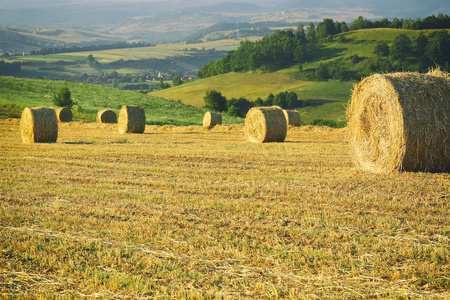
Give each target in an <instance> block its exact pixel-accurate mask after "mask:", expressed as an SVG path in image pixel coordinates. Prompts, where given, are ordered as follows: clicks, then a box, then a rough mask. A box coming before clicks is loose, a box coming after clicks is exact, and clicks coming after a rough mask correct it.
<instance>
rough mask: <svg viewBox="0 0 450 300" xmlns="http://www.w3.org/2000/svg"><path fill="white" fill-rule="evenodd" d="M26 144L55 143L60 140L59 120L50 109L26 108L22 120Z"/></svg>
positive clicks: (21, 125)
mask: <svg viewBox="0 0 450 300" xmlns="http://www.w3.org/2000/svg"><path fill="white" fill-rule="evenodd" d="M20 131H21V134H22V141H23V142H24V143H54V142H56V140H57V138H58V119H57V118H56V112H55V110H54V109H53V108H50V107H35V108H29V107H26V108H25V109H24V110H23V112H22V118H21V119H20Z"/></svg>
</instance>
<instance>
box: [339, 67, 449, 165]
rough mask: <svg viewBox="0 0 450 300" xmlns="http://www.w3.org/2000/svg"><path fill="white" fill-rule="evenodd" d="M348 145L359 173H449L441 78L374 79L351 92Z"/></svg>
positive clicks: (445, 83)
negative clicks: (361, 171)
mask: <svg viewBox="0 0 450 300" xmlns="http://www.w3.org/2000/svg"><path fill="white" fill-rule="evenodd" d="M347 114H348V135H349V145H350V148H351V151H352V156H353V160H354V161H355V163H356V165H357V166H359V167H360V168H361V169H363V170H366V171H370V172H374V173H390V172H393V171H423V172H441V171H444V172H445V171H449V169H450V156H449V153H450V138H449V131H450V119H449V118H450V80H449V76H448V74H447V73H443V72H440V71H433V72H430V73H428V74H419V73H392V74H383V75H381V74H376V75H372V76H370V77H367V78H365V79H364V80H362V81H361V82H360V83H359V84H357V85H356V86H355V88H354V90H353V94H352V97H351V102H350V106H349V107H348V110H347Z"/></svg>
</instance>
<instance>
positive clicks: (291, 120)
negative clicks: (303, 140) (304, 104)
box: [283, 109, 301, 126]
mask: <svg viewBox="0 0 450 300" xmlns="http://www.w3.org/2000/svg"><path fill="white" fill-rule="evenodd" d="M283 113H284V116H285V117H286V122H287V124H288V126H300V123H301V119H300V113H299V112H298V111H295V110H285V109H283Z"/></svg>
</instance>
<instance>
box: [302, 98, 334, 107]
mask: <svg viewBox="0 0 450 300" xmlns="http://www.w3.org/2000/svg"><path fill="white" fill-rule="evenodd" d="M303 101H305V107H317V106H321V105H324V104H327V103H335V102H338V101H334V100H325V99H305V100H303Z"/></svg>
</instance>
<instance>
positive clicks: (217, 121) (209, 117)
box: [203, 111, 222, 127]
mask: <svg viewBox="0 0 450 300" xmlns="http://www.w3.org/2000/svg"><path fill="white" fill-rule="evenodd" d="M216 125H222V115H221V114H217V113H213V112H209V111H208V112H206V113H205V115H204V116H203V126H205V127H214V126H216Z"/></svg>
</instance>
